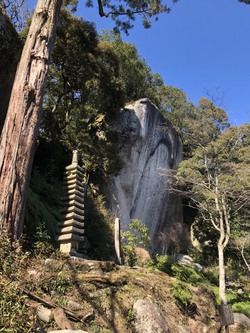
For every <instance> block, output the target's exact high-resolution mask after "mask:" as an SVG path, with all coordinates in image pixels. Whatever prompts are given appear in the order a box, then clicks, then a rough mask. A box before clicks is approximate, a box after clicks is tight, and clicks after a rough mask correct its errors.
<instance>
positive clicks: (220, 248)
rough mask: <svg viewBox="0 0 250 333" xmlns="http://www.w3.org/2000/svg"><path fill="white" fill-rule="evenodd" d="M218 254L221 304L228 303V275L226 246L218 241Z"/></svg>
mask: <svg viewBox="0 0 250 333" xmlns="http://www.w3.org/2000/svg"><path fill="white" fill-rule="evenodd" d="M218 256H219V295H220V301H221V304H227V299H226V279H225V278H226V276H225V265H224V247H223V245H221V244H220V242H219V243H218Z"/></svg>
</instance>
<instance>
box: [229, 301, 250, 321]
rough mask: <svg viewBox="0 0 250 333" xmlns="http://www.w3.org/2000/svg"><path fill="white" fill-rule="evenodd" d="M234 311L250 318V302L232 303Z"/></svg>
mask: <svg viewBox="0 0 250 333" xmlns="http://www.w3.org/2000/svg"><path fill="white" fill-rule="evenodd" d="M232 308H233V312H239V313H243V314H244V315H246V316H247V317H248V318H250V302H249V301H248V302H239V303H234V304H233V305H232Z"/></svg>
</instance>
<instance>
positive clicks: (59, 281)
mask: <svg viewBox="0 0 250 333" xmlns="http://www.w3.org/2000/svg"><path fill="white" fill-rule="evenodd" d="M72 286H73V280H72V278H71V277H70V276H67V275H65V274H64V272H63V271H61V272H59V273H58V274H57V275H51V276H50V277H49V278H48V279H44V280H43V283H42V285H41V289H42V290H43V291H44V292H46V293H49V294H51V293H52V292H56V293H58V294H61V295H64V294H65V293H66V292H68V291H69V290H71V289H72Z"/></svg>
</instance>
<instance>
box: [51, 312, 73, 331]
mask: <svg viewBox="0 0 250 333" xmlns="http://www.w3.org/2000/svg"><path fill="white" fill-rule="evenodd" d="M53 315H54V319H55V322H56V323H57V325H58V326H59V327H60V328H61V329H66V330H72V329H73V328H74V327H73V325H72V323H71V322H70V321H69V320H68V318H67V317H66V315H65V312H64V310H63V309H62V308H56V309H54V310H53Z"/></svg>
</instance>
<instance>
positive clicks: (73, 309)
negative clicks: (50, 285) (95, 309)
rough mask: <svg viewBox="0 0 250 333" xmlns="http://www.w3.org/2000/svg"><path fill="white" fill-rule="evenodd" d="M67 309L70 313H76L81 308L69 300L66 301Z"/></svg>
mask: <svg viewBox="0 0 250 333" xmlns="http://www.w3.org/2000/svg"><path fill="white" fill-rule="evenodd" d="M68 307H69V309H70V310H72V311H77V310H80V309H81V308H82V307H81V305H80V304H79V303H77V302H75V301H71V300H69V301H68Z"/></svg>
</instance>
